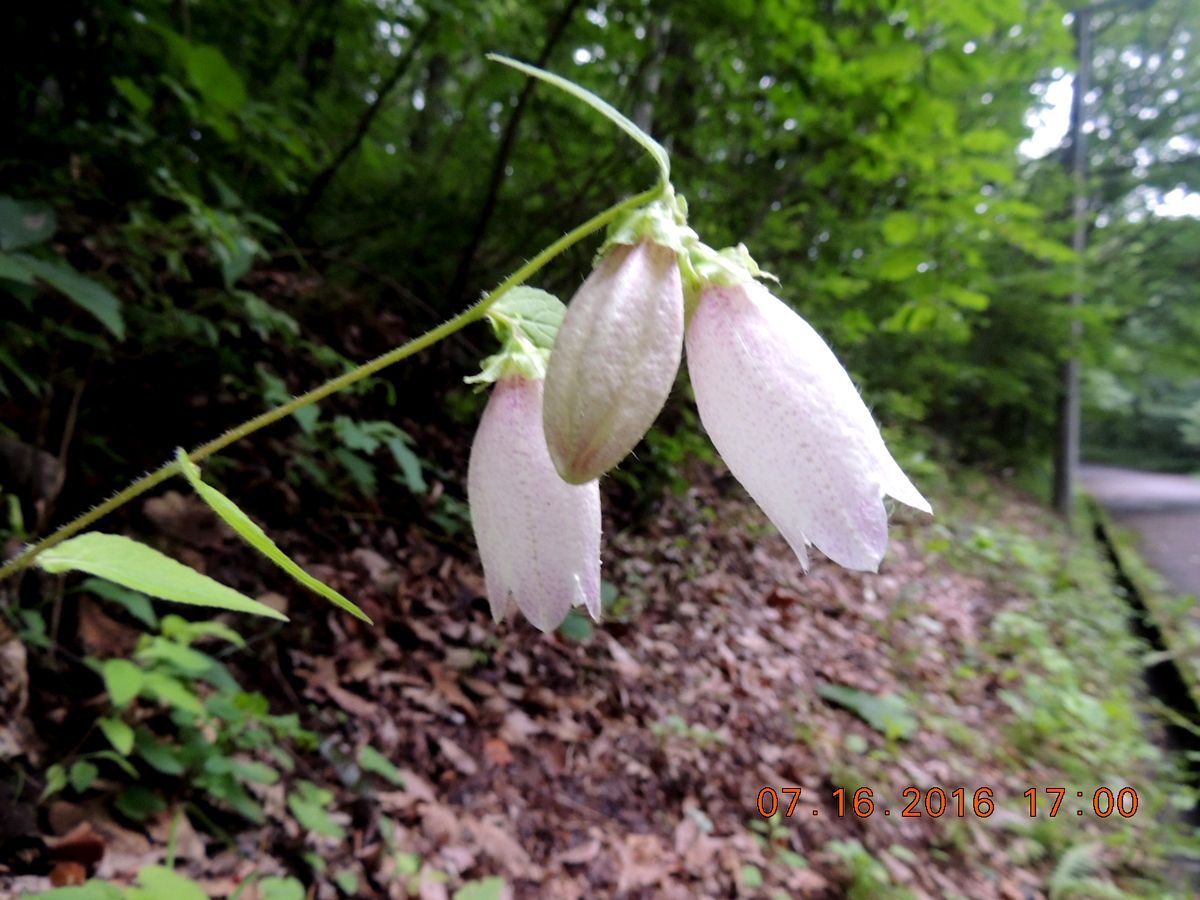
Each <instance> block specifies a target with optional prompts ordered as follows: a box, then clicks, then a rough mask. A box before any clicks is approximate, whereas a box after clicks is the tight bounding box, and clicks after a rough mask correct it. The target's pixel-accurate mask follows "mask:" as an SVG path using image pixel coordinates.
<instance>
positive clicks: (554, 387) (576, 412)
mask: <svg viewBox="0 0 1200 900" xmlns="http://www.w3.org/2000/svg"><path fill="white" fill-rule="evenodd" d="M682 352H683V287H682V283H681V279H680V274H679V263H678V259H677V257H676V255H675V251H673V250H671V249H670V248H668V247H664V246H662V245H660V244H656V243H654V242H653V241H649V240H642V241H640V242H638V243H636V244H618V245H617V246H616V247H615V248H614V249H613V250H611V251H609V253H608V255H607V256H605V257H604V259H602V260H601V261H600V263H599V265H597V266H596V268H595V269H594V270H593V271H592V274H591V275H589V276H588V278H587V280H586V281H584V283H583V284H582V285H581V286H580V288H579V290H578V291H577V292H576V293H575V296H574V298H573V299H572V300H571V303H570V305H569V306H568V307H567V315H566V318H565V319H564V320H563V324H562V328H561V329H560V330H559V332H558V337H557V338H556V340H555V342H554V351H553V352H552V353H551V354H550V362H549V365H548V366H547V369H546V405H545V414H544V420H545V429H546V442H547V444H548V445H549V448H550V457H551V459H553V460H554V465H555V468H556V469H557V470H558V473H559V474H560V475H561V476H562V477H563V478H564V479H565V480H566V481H569V482H571V483H572V484H581V483H583V482H586V481H590V480H592V479H593V478H598V477H599V476H600V475H603V474H604V473H605V472H607V471H608V470H609V469H611V468H612V467H613V466H615V465H616V464H617V463H619V462H620V461H621V460H622V459H624V458H625V456H626V455H627V454H628V453H629V451H631V450H632V449H633V448H634V445H635V444H637V442H638V441H640V440H641V439H642V435H644V434H645V433H646V430H647V429H648V428H649V427H650V425H651V423H652V422H653V421H654V419H655V417H656V416H657V415H658V413H659V411H660V410H662V408H663V404H664V403H666V402H667V395H668V394H670V392H671V385H672V384H673V383H674V381H675V373H676V371H678V369H679V360H680V357H681V355H682Z"/></svg>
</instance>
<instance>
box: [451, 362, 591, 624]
mask: <svg viewBox="0 0 1200 900" xmlns="http://www.w3.org/2000/svg"><path fill="white" fill-rule="evenodd" d="M467 498H468V500H469V502H470V506H471V524H472V526H473V528H474V530H475V541H476V543H477V544H478V545H479V556H480V559H481V560H482V562H483V573H484V579H485V581H486V582H487V595H488V603H489V604H490V606H491V609H492V617H493V618H495V619H496V620H497V621H500V620H501V619H503V618H504V617H505V615H506V614H507V613H508V611H509V610H510V609H511V607H512V606H513V604H514V603H515V604H516V606H517V608H519V609H520V610H521V612H523V613H524V614H525V617H526V618H528V619H529V621H530V622H532V623H533V624H534V625H535V626H536V627H537V628H540V629H541V630H542V631H551V630H552V629H554V628H557V627H558V625H559V624H561V622H562V621H563V619H564V618H566V615H567V613H568V612H569V611H570V609H571V606H572V605H580V606H586V607H587V610H588V612H589V613H591V615H592V618H593V619H598V618H599V616H600V488H599V484H598V482H596V481H591V482H589V483H587V484H582V485H572V484H567V483H566V482H564V481H563V480H562V479H561V478H559V477H558V474H557V473H556V472H555V471H554V464H553V463H551V462H550V454H549V452H548V451H547V450H546V439H545V436H544V434H543V431H542V382H541V381H540V380H538V379H530V378H526V377H523V376H521V375H511V374H510V375H505V376H503V377H501V378H500V380H499V381H497V382H496V385H495V387H494V388H493V389H492V395H491V397H490V398H489V399H488V404H487V408H486V409H485V410H484V412H483V418H482V419H480V422H479V429H478V431H476V433H475V441H474V443H473V444H472V445H471V459H470V463H469V465H468V469H467Z"/></svg>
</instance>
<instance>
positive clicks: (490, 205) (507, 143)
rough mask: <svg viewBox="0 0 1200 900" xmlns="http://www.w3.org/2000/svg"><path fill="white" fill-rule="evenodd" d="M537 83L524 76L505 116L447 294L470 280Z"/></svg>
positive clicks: (543, 57) (458, 293)
mask: <svg viewBox="0 0 1200 900" xmlns="http://www.w3.org/2000/svg"><path fill="white" fill-rule="evenodd" d="M581 2H582V0H567V5H566V6H564V7H563V10H562V12H561V13H559V15H558V18H557V19H555V20H554V22H553V24H552V25H551V26H550V33H549V34H548V35H547V36H546V43H545V44H544V45H543V46H542V52H541V53H539V54H538V57H537V60H536V61H535V62H534V65H535V66H537V67H538V68H539V69H543V68H545V67H546V61H547V60H548V59H549V58H550V54H551V53H553V52H554V48H555V47H556V46H557V45H558V42H559V41H560V40H561V39H562V36H563V33H564V32H565V31H566V30H567V26H568V25H569V24H570V22H571V17H572V16H573V15H574V14H575V10H576V9H578V8H579V5H580V3H581ZM536 87H537V81H536V79H533V78H528V79H526V81H525V86H524V87H523V88H522V89H521V96H520V97H518V98H517V105H516V106H515V107H513V111H512V113H511V114H510V115H509V117H508V122H507V123H506V124H505V126H504V134H503V135H501V137H500V145H499V146H498V147H497V148H496V157H495V159H493V160H492V172H491V175H490V176H489V178H488V186H487V190H486V191H485V192H484V197H483V206H481V207H480V210H479V216H478V217H477V218H476V220H475V227H474V228H473V229H472V231H471V239H470V240H469V241H468V242H467V246H466V248H465V249H464V250H463V253H462V256H461V257H459V261H458V270H457V271H456V272H455V275H454V281H453V282H452V283H451V286H450V296H451V297H452V298H453V299H454V300H458V299H459V298H461V297H462V295H463V292H464V290H466V287H467V282H468V281H469V280H470V277H471V266H472V265H473V264H474V262H475V256H476V254H477V253H478V252H479V245H480V244H481V243H482V242H483V236H484V234H485V233H486V232H487V227H488V223H489V222H490V221H491V219H492V214H493V213H495V211H496V201H497V200H498V199H499V196H500V186H501V185H502V184H503V183H504V170H505V168H506V167H507V166H508V159H509V157H510V156H511V155H512V151H513V147H514V146H515V145H516V141H517V129H518V128H519V127H520V125H521V118H522V117H523V116H524V115H525V108H526V106H527V105H528V104H529V98H530V97H531V96H532V95H533V91H534V88H536Z"/></svg>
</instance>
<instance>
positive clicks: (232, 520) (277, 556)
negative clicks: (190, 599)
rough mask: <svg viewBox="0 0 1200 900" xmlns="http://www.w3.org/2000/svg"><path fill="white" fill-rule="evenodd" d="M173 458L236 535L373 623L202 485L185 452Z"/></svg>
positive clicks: (229, 503) (310, 586)
mask: <svg viewBox="0 0 1200 900" xmlns="http://www.w3.org/2000/svg"><path fill="white" fill-rule="evenodd" d="M175 459H176V461H177V462H178V463H179V468H180V469H181V470H182V471H183V474H184V476H185V477H186V478H187V480H188V482H189V483H190V484H191V486H192V488H193V489H195V491H196V493H197V494H199V495H200V496H201V498H202V499H203V500H204V502H205V503H207V504H208V505H209V506H211V507H212V508H213V511H214V512H215V513H216V514H217V515H218V516H220V517H221V518H222V519H224V520H225V522H226V523H228V525H229V526H230V527H231V528H233V530H234V531H236V532H237V533H238V534H240V535H241V536H242V538H244V539H245V541H246V543H248V544H249V545H250V546H251V547H253V548H254V549H255V550H257V551H258V552H259V553H261V554H262V555H263V556H265V557H266V558H267V559H269V560H271V562H273V563H275V565H277V566H279V568H281V569H283V571H285V572H287V573H288V574H289V575H291V576H292V578H294V579H296V581H298V582H300V583H301V584H302V585H304V586H305V587H306V588H308V589H309V590H311V591H313V592H314V593H317V594H320V595H321V596H322V597H324V598H325V599H326V600H329V601H330V602H331V603H333V604H334V605H335V606H340V607H341V608H342V609H344V610H346V612H348V613H350V614H351V615H353V616H355V617H356V618H359V619H362V620H363V621H364V622H366V623H368V624H374V623H372V622H371V620H370V618H369V617H368V616H367V614H366V613H364V612H363V611H362V610H361V609H359V608H358V607H357V606H356V605H355V604H353V603H351V602H350V601H349V600H347V599H346V598H345V597H343V596H342V595H341V594H339V593H338V592H337V591H335V590H334V589H333V588H331V587H330V586H329V585H327V584H325V583H324V582H321V581H318V580H317V579H316V578H313V576H311V575H309V574H308V573H307V572H305V571H304V570H303V569H302V568H300V566H299V565H297V564H296V563H295V562H294V561H293V560H292V559H291V557H289V556H288V555H287V554H286V553H284V552H283V551H282V550H280V549H279V547H278V546H277V545H276V544H275V542H274V541H273V540H271V539H270V538H269V537H267V535H266V532H264V531H263V530H262V529H261V528H259V527H258V526H257V525H255V524H254V522H253V521H251V519H250V517H249V516H248V515H246V514H245V513H244V512H242V510H241V509H240V508H239V507H238V506H237V504H235V503H234V502H233V501H232V500H230V499H229V498H228V497H226V496H225V495H224V494H222V493H221V492H220V491H218V490H217V489H216V488H215V487H213V486H212V485H209V484H205V483H204V482H203V481H202V480H201V479H200V469H199V468H197V466H196V464H195V463H194V462H192V461H191V460H190V459H188V456H187V453H185V452H184V451H183V449H182V448H181V449H179V450H177V451H176V452H175Z"/></svg>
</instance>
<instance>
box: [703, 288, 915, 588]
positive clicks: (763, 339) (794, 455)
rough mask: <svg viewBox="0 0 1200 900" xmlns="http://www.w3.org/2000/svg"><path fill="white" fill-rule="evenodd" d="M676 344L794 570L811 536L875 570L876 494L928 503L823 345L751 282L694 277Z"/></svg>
mask: <svg viewBox="0 0 1200 900" xmlns="http://www.w3.org/2000/svg"><path fill="white" fill-rule="evenodd" d="M686 342H687V359H688V371H689V373H690V375H691V379H692V386H693V388H694V389H695V393H696V405H697V406H698V407H699V410H700V421H701V422H702V423H703V424H704V428H705V430H706V431H707V432H708V435H709V437H710V439H711V440H712V442H713V444H714V446H715V447H716V448H717V451H718V452H719V453H720V454H721V457H722V459H724V460H725V463H726V464H727V465H728V466H729V469H730V471H731V472H732V473H733V474H734V476H735V477H736V478H737V479H738V481H740V482H741V483H742V485H743V486H744V487H745V488H746V490H747V492H748V493H749V494H750V496H751V497H753V498H754V500H755V501H756V502H757V503H758V505H759V506H761V507H762V509H763V511H764V512H765V513H766V514H767V517H768V518H769V519H770V520H771V521H772V522H773V523H774V524H775V526H776V527H777V528H778V529H779V531H780V532H781V533H782V534H783V536H784V538H785V539H786V540H787V542H788V543H789V544H790V545H791V547H792V549H793V550H794V551H795V553H796V555H797V556H798V557H799V559H800V562H801V565H803V566H804V568H806V569H807V568H808V551H807V545H809V544H812V545H814V546H815V547H817V548H818V549H819V550H821V552H823V553H824V554H825V555H826V556H828V557H829V558H830V559H832V560H833V561H834V562H836V563H839V564H840V565H843V566H845V567H847V568H850V569H862V570H866V571H871V572H874V571H876V570H877V569H878V568H879V563H880V561H881V560H882V559H883V555H884V552H885V551H886V550H887V543H888V514H887V508H886V507H885V505H884V501H883V498H884V496H885V495H887V496H890V497H894V498H895V499H897V500H899V501H900V502H901V503H905V504H907V505H908V506H911V507H914V508H915V509H919V510H922V511H923V512H927V513H929V512H932V510H931V509H930V506H929V503H928V502H927V501H926V500H925V498H924V497H922V496H921V494H920V492H919V491H918V490H917V489H916V488H915V487H914V486H913V484H912V482H911V481H909V480H908V477H907V476H906V475H905V474H904V473H903V472H902V471H901V470H900V467H899V465H897V463H896V461H895V460H894V459H893V458H892V455H891V453H889V452H888V449H887V447H886V446H885V445H884V443H883V437H882V435H881V434H880V433H879V428H878V426H877V425H876V424H875V421H874V419H872V417H871V413H870V411H869V410H868V409H867V407H866V404H865V403H863V400H862V397H860V396H859V393H858V390H857V389H856V388H855V386H854V383H853V382H852V381H851V380H850V376H849V374H848V373H847V372H846V370H845V369H844V368H843V367H842V365H841V363H839V362H838V360H837V357H836V356H834V354H833V351H832V350H830V349H829V346H828V345H827V344H826V343H825V341H823V340H822V339H821V336H820V335H818V334H817V332H816V331H814V330H813V329H812V327H811V326H810V325H809V324H808V323H807V322H805V321H804V319H802V318H801V317H800V316H799V315H797V314H796V313H795V312H794V311H793V310H792V309H791V308H789V307H788V306H787V305H786V304H785V303H783V301H781V300H779V299H778V298H776V297H775V296H773V295H772V294H771V292H770V291H768V290H767V289H766V288H765V287H764V286H763V285H761V284H759V283H758V282H756V281H745V282H742V283H740V284H736V285H732V286H723V285H717V284H709V285H707V286H705V287H704V288H703V289H702V291H701V292H700V296H699V300H698V303H697V305H696V308H695V311H694V313H693V314H692V317H691V320H690V321H689V323H688V327H687V337H686Z"/></svg>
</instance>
